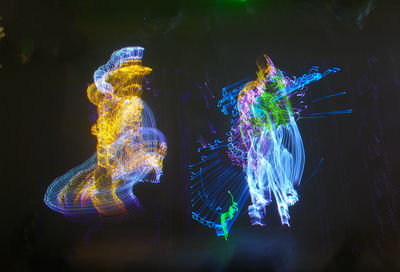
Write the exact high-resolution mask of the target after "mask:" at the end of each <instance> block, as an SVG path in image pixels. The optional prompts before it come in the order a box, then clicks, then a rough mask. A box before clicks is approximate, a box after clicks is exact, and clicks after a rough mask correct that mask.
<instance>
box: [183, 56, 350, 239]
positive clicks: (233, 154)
mask: <svg viewBox="0 0 400 272" xmlns="http://www.w3.org/2000/svg"><path fill="white" fill-rule="evenodd" d="M257 65H258V68H259V70H258V72H257V79H256V80H254V81H247V80H246V79H245V80H242V81H239V82H237V83H234V84H232V85H229V86H227V87H225V88H223V89H222V98H221V100H219V102H218V107H219V108H220V109H221V111H222V113H223V114H224V115H227V116H229V117H230V124H231V128H230V130H229V131H228V132H227V133H226V136H227V139H226V141H220V140H215V141H214V144H212V143H208V142H207V141H205V140H204V139H199V141H198V143H199V144H200V148H198V150H197V151H198V152H199V153H200V154H201V161H200V162H198V163H195V164H192V165H190V167H191V169H192V172H191V182H192V183H191V193H192V217H193V219H194V220H197V221H199V222H200V223H202V224H204V225H207V226H209V227H213V228H215V229H216V232H217V235H218V236H221V235H224V236H225V239H226V238H227V236H228V233H229V230H230V227H231V226H232V224H233V222H234V221H235V220H236V218H237V216H238V215H239V212H240V211H241V209H242V208H243V206H244V205H245V202H246V201H247V199H248V197H249V196H250V198H251V204H250V205H249V207H248V214H249V217H250V219H251V222H252V224H253V225H264V224H265V222H264V219H265V216H266V206H267V205H269V204H271V203H272V202H273V199H275V202H276V206H277V209H278V212H279V215H280V218H281V222H282V224H286V225H288V226H289V219H290V215H289V206H292V205H294V204H295V203H296V202H297V201H298V194H297V191H296V187H297V186H299V184H300V181H301V178H302V175H303V170H304V164H305V152H304V146H303V141H302V138H301V135H300V131H299V129H298V126H297V123H296V120H298V119H299V118H300V112H301V111H303V110H304V109H305V108H307V105H304V102H303V101H302V97H303V96H304V95H305V92H306V90H307V88H306V85H308V84H310V83H311V82H314V81H318V80H320V79H322V78H324V77H326V76H327V75H330V74H333V73H335V72H337V71H339V70H340V69H338V68H332V69H328V70H326V71H325V72H324V73H320V72H319V68H318V67H316V66H314V67H312V68H311V69H310V71H309V72H308V73H307V74H304V75H303V76H301V77H298V78H296V77H288V76H286V75H285V73H284V72H282V71H280V70H279V69H277V68H276V67H275V66H274V64H273V63H272V61H271V59H270V58H269V57H268V56H267V55H263V56H262V57H261V58H259V59H258V60H257ZM338 95H340V94H338ZM332 96H336V95H332ZM322 99H324V98H322ZM291 100H294V101H295V103H293V104H292V103H291ZM350 112H351V110H345V111H335V112H327V113H320V114H319V115H320V116H326V115H332V114H341V113H350ZM316 115H318V114H316ZM309 116H311V115H309ZM305 118H306V117H305ZM223 151H225V152H223ZM224 153H225V154H227V155H228V156H227V157H228V158H229V161H228V162H227V161H226V160H224V159H223V158H222V155H223V154H224ZM228 192H229V195H230V196H231V199H230V198H229V195H228ZM235 200H236V202H235ZM231 203H232V204H231Z"/></svg>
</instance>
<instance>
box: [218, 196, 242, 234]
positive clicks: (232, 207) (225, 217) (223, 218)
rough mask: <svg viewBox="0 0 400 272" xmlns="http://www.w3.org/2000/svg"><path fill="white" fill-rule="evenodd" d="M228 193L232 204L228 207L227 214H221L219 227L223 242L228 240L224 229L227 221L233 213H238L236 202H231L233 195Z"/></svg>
mask: <svg viewBox="0 0 400 272" xmlns="http://www.w3.org/2000/svg"><path fill="white" fill-rule="evenodd" d="M228 193H229V194H230V195H231V198H232V204H231V205H230V206H229V209H228V211H227V212H224V213H223V214H221V225H222V230H223V231H224V234H225V240H228V231H227V229H226V222H227V221H228V220H232V218H233V216H234V215H235V213H237V212H238V208H237V202H235V201H234V200H233V195H232V194H231V192H229V191H228Z"/></svg>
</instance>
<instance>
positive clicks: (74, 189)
mask: <svg viewBox="0 0 400 272" xmlns="http://www.w3.org/2000/svg"><path fill="white" fill-rule="evenodd" d="M143 50H144V49H143V48H142V47H127V48H123V49H121V50H118V51H116V52H114V53H113V54H112V56H111V59H110V60H109V61H108V62H107V64H105V65H103V66H101V67H100V68H99V69H98V70H97V71H96V72H95V73H94V83H93V84H91V85H90V86H89V87H88V89H87V95H88V98H89V100H90V102H92V103H93V104H94V105H96V106H97V111H98V120H97V122H96V123H95V124H94V125H93V127H92V133H93V134H94V135H96V136H97V152H96V153H95V154H94V155H93V156H92V157H91V158H90V159H88V160H87V161H86V162H84V163H83V164H82V165H80V166H78V167H76V168H74V169H72V170H70V171H68V172H67V173H66V174H65V175H63V176H61V177H59V178H57V179H56V180H55V181H54V182H53V183H52V184H51V185H50V187H49V188H48V190H47V192H46V195H45V198H44V201H45V203H46V205H47V206H49V207H50V208H51V209H53V210H54V211H57V212H61V213H63V214H65V215H66V216H67V217H69V218H70V219H72V220H84V221H87V220H89V219H91V218H92V217H91V215H92V216H98V215H101V216H102V217H103V218H105V217H107V218H113V217H115V216H121V215H128V214H131V212H132V211H134V210H136V209H137V208H138V207H139V206H140V204H139V202H138V201H137V198H136V197H135V196H134V194H133V192H132V187H133V186H134V185H135V184H136V183H138V182H144V181H149V182H159V181H160V177H161V175H162V167H163V159H164V157H165V155H166V150H167V144H166V139H165V137H164V135H163V134H162V133H161V132H160V131H159V130H157V129H156V126H155V120H154V116H153V114H152V112H151V110H150V108H149V107H148V106H147V104H146V103H145V102H144V101H143V100H142V99H141V98H140V97H141V94H142V80H143V77H144V76H145V75H147V74H149V73H150V72H151V69H150V68H149V67H144V66H142V65H141V63H142V61H141V59H142V55H143Z"/></svg>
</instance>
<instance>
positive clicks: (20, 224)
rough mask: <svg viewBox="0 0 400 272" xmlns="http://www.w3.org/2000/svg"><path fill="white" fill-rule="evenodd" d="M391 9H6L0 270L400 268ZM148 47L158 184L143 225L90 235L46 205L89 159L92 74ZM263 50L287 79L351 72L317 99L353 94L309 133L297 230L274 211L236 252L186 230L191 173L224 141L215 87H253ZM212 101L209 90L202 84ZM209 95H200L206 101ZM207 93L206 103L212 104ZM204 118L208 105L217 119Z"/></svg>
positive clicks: (168, 4)
mask: <svg viewBox="0 0 400 272" xmlns="http://www.w3.org/2000/svg"><path fill="white" fill-rule="evenodd" d="M396 2H397V1H392V2H390V1H373V0H370V1H368V0H352V1H350V0H348V1H345V0H342V1H341V0H336V1H335V0H327V1H318V0H309V1H306V0H304V1H301V0H298V1H295V0H291V1H290V0H282V1H277V0H269V1H260V0H259V1H257V0H247V1H238V0H237V1H235V0H231V1H230V0H213V1H212V0H209V1H183V0H182V1H167V0H165V1H163V0H159V1H153V0H148V1H132V0H131V1H105V0H97V1H96V0H74V1H72V0H71V1H61V0H59V1H55V0H50V1H44V0H43V1H34V0H31V1H22V0H14V1H2V3H0V7H1V8H0V16H1V17H2V20H0V26H2V27H4V31H3V33H5V37H3V38H2V39H1V40H0V64H1V68H0V82H1V89H2V104H1V105H2V110H3V113H2V117H3V118H2V128H3V129H2V131H3V135H5V136H6V137H5V140H4V142H3V149H4V150H5V152H3V159H2V168H3V171H2V172H3V173H4V174H5V175H3V179H2V190H1V191H2V195H3V197H2V199H3V205H2V206H3V209H2V220H1V221H2V228H3V231H2V234H3V235H2V239H3V241H4V242H2V244H3V245H5V246H3V248H4V249H5V250H6V252H7V253H6V254H5V255H2V257H4V258H5V261H4V262H2V266H5V268H6V270H10V271H50V270H52V271H142V270H143V271H152V270H162V271H164V270H174V271H180V270H184V271H185V270H199V271H202V270H211V271H221V270H222V271H223V270H228V271H231V270H237V271H243V270H263V271H286V270H289V271H310V270H316V271H347V270H350V271H354V270H356V271H367V270H368V271H395V270H400V262H399V257H400V256H399V247H400V244H399V242H400V237H399V234H400V233H399V225H400V219H399V207H400V203H399V200H400V199H399V193H400V184H399V179H398V178H399V168H398V167H399V165H398V161H399V160H398V159H397V157H396V154H397V152H398V151H399V148H398V144H397V138H398V136H399V121H398V120H399V118H398V113H399V110H398V106H397V102H398V101H399V98H400V97H399V93H398V90H399V86H400V79H399V77H400V54H399V49H398V48H399V45H400V43H399V30H398V26H399V23H400V20H399V13H400V5H399V4H398V3H396ZM134 45H140V46H143V47H145V52H144V59H143V64H144V65H146V66H149V67H151V68H152V69H153V72H152V74H151V75H150V76H149V77H148V79H149V85H150V86H151V87H152V90H151V91H149V92H147V93H144V95H143V99H144V100H145V101H146V102H148V104H149V105H150V107H151V108H152V110H153V112H154V115H155V117H156V120H157V127H158V128H159V129H160V130H161V131H163V132H164V134H165V136H166V138H167V141H168V155H167V158H166V160H165V166H164V176H163V177H162V179H161V183H160V184H154V185H150V184H139V185H137V186H136V187H135V188H134V190H135V194H136V195H137V196H138V197H139V199H140V201H141V203H142V204H143V206H144V208H145V211H144V213H143V215H142V216H141V217H139V218H137V219H136V220H134V221H131V222H121V223H119V224H113V225H90V226H83V225H79V224H76V223H72V222H70V221H68V220H67V219H65V218H64V217H63V216H62V215H60V214H56V213H54V212H53V211H51V210H50V209H49V208H47V207H46V206H45V205H44V203H43V196H44V193H45V191H46V189H47V187H48V186H49V185H50V184H51V182H52V181H53V180H54V178H56V177H58V176H60V175H62V174H64V173H65V172H66V171H67V170H68V169H71V168H72V167H74V166H77V165H79V164H80V163H81V162H83V161H84V160H86V159H87V158H88V157H89V156H90V155H91V154H92V153H93V152H94V151H95V146H96V139H95V137H94V136H92V135H90V126H91V124H92V123H93V121H94V120H95V119H96V109H95V108H94V106H93V105H91V104H90V103H89V101H88V99H87V97H86V87H87V85H88V84H90V83H91V82H92V80H93V72H94V71H95V70H96V69H97V68H98V67H99V66H100V65H102V64H104V63H106V61H107V60H108V59H109V57H110V55H111V54H112V52H113V51H115V50H117V49H120V48H122V47H125V46H134ZM262 53H267V54H269V55H270V56H271V58H272V59H273V60H274V62H275V64H276V65H277V66H278V67H279V68H281V69H282V70H284V71H286V72H288V73H289V74H293V75H300V74H302V73H305V72H307V71H308V69H309V68H310V67H311V66H312V65H317V66H320V67H321V68H322V69H325V68H328V67H340V68H341V69H342V70H341V71H340V72H338V73H336V74H334V75H333V76H330V77H329V78H326V79H324V80H321V81H320V82H317V83H315V84H313V85H312V86H311V88H310V90H309V96H310V97H311V98H318V97H322V96H324V95H328V94H330V93H332V92H336V91H346V92H348V95H346V96H343V97H340V98H336V99H334V100H331V101H328V102H324V103H321V104H320V105H319V107H318V108H315V111H316V112H317V111H324V110H338V109H344V108H353V110H354V112H353V113H352V114H351V115H347V116H336V117H333V118H329V119H314V120H301V121H300V122H299V127H300V130H301V133H302V136H303V140H304V144H305V150H306V156H307V157H306V160H307V161H306V168H305V173H304V177H303V178H304V179H306V178H308V177H309V176H310V175H311V173H312V172H313V170H314V169H315V166H316V165H317V163H318V161H319V160H320V158H322V157H323V158H324V162H323V164H322V167H321V169H320V170H319V171H318V172H317V174H316V175H315V176H314V177H313V178H312V179H311V180H310V181H309V182H308V183H307V184H306V185H304V187H302V188H301V190H300V201H299V202H298V203H297V204H296V205H295V206H294V207H292V208H291V210H290V213H291V228H290V229H289V228H286V227H282V226H280V222H279V217H278V215H277V213H276V212H275V211H274V208H273V207H271V208H270V209H269V212H270V215H269V217H268V224H267V226H266V227H264V228H260V227H252V226H251V225H250V223H249V220H248V218H247V216H246V215H244V216H242V217H240V218H239V219H238V220H237V222H236V223H235V224H234V225H233V228H232V230H231V236H230V238H229V240H228V241H227V242H226V241H224V240H223V239H221V238H217V237H216V235H215V233H214V231H213V230H212V229H208V228H207V227H204V226H201V225H199V224H197V223H196V222H194V221H192V220H191V216H190V213H191V211H190V204H189V201H190V199H189V192H188V190H187V188H188V182H189V172H188V171H189V170H188V168H187V165H188V163H190V162H191V161H194V160H196V152H195V145H196V143H195V141H196V139H197V137H198V136H199V135H200V134H202V135H205V136H207V135H211V134H210V126H209V124H212V125H213V126H214V127H215V128H217V129H219V130H224V129H225V128H226V122H225V121H226V120H225V119H224V118H223V115H222V114H221V113H220V112H218V111H217V110H215V105H216V102H217V100H218V99H219V98H220V95H221V88H222V87H224V86H226V85H229V84H231V83H233V82H236V81H239V80H241V79H243V78H244V77H246V76H254V75H255V71H256V65H255V59H256V57H257V56H258V55H260V54H262ZM206 81H207V84H208V85H209V86H210V90H211V91H212V93H213V94H214V95H215V98H212V96H211V94H210V92H209V91H208V90H207V91H206V90H205V88H204V82H206ZM199 86H203V87H202V88H200V87H199ZM205 95H207V96H205ZM207 107H209V108H207Z"/></svg>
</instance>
